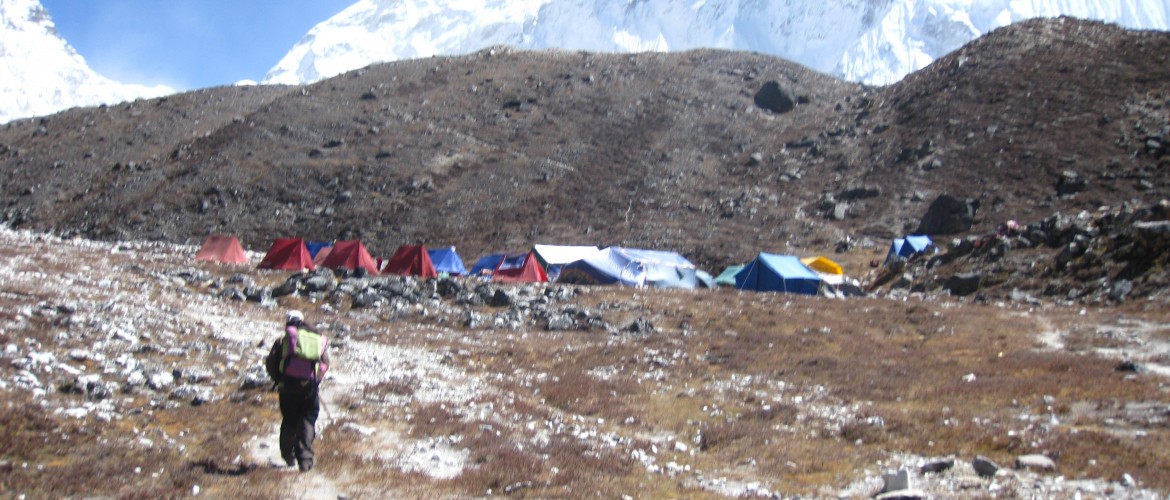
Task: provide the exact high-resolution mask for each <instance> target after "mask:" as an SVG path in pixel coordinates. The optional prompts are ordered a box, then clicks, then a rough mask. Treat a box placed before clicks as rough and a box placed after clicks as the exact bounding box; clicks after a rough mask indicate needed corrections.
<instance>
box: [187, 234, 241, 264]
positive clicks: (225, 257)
mask: <svg viewBox="0 0 1170 500" xmlns="http://www.w3.org/2000/svg"><path fill="white" fill-rule="evenodd" d="M195 260H207V261H211V262H222V263H224V264H247V263H248V255H247V254H245V253H244V247H242V246H240V240H239V238H236V237H235V236H225V235H211V236H208V237H207V239H206V240H203V246H202V247H199V251H198V252H196V253H195Z"/></svg>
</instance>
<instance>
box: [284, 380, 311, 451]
mask: <svg viewBox="0 0 1170 500" xmlns="http://www.w3.org/2000/svg"><path fill="white" fill-rule="evenodd" d="M320 411H321V400H320V397H319V394H318V391H317V383H316V382H303V381H300V380H295V379H286V380H285V381H284V384H283V387H281V389H280V415H281V417H283V420H282V421H281V422H280V456H281V457H283V458H284V460H285V462H287V463H288V464H289V465H292V464H293V462H294V461H295V462H296V463H297V464H298V465H300V466H301V469H302V470H304V469H308V468H312V467H313V459H314V455H313V439H315V438H316V437H317V414H318V413H320Z"/></svg>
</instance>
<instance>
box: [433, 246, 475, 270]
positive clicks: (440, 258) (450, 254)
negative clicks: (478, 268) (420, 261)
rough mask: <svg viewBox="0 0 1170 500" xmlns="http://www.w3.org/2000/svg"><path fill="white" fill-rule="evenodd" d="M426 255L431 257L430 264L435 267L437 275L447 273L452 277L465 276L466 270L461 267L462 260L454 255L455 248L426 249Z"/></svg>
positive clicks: (457, 255)
mask: <svg viewBox="0 0 1170 500" xmlns="http://www.w3.org/2000/svg"><path fill="white" fill-rule="evenodd" d="M427 255H429V256H430V257H431V263H432V264H434V265H435V272H437V273H447V274H450V275H452V276H461V275H464V274H467V268H466V267H463V259H461V258H459V254H457V253H455V247H444V248H428V249H427Z"/></svg>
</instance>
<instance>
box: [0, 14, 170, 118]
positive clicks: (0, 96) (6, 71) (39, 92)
mask: <svg viewBox="0 0 1170 500" xmlns="http://www.w3.org/2000/svg"><path fill="white" fill-rule="evenodd" d="M173 92H174V91H173V90H172V89H170V88H169V87H165V86H155V87H147V86H143V85H126V84H122V83H118V82H115V81H113V80H110V79H109V78H106V77H103V76H101V75H99V74H97V73H96V72H94V71H93V70H92V69H90V68H89V66H88V65H86V63H85V59H84V58H82V57H81V55H80V54H78V53H77V51H75V50H73V47H70V46H69V44H67V43H66V42H65V40H63V39H62V38H61V37H60V36H59V35H58V34H57V30H56V28H55V27H54V25H53V20H52V19H51V18H50V17H49V14H48V12H47V11H46V10H45V8H44V7H43V6H41V3H40V2H39V1H38V0H0V123H4V122H7V121H9V120H13V119H16V118H23V117H28V116H38V115H45V114H49V113H54V112H57V111H60V110H63V109H67V108H71V107H75V106H94V105H98V104H103V103H115V102H121V101H126V100H131V99H136V98H139V97H156V96H160V95H166V94H171V93H173Z"/></svg>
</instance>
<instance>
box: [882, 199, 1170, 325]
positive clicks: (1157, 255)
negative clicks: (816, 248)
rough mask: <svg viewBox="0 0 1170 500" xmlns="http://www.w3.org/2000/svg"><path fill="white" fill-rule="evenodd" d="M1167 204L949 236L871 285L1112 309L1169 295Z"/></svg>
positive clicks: (887, 270)
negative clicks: (939, 249) (940, 246)
mask: <svg viewBox="0 0 1170 500" xmlns="http://www.w3.org/2000/svg"><path fill="white" fill-rule="evenodd" d="M1168 219H1170V201H1166V200H1163V201H1162V202H1160V203H1158V204H1155V205H1152V206H1149V207H1145V208H1140V209H1133V208H1130V207H1128V206H1122V207H1120V208H1116V209H1103V210H1101V211H1100V212H1098V213H1097V214H1095V215H1092V214H1089V213H1088V212H1082V213H1080V214H1078V215H1076V216H1067V215H1064V214H1060V213H1056V214H1053V215H1051V216H1050V217H1048V218H1045V219H1043V220H1041V221H1039V222H1036V223H1033V224H1028V225H1019V224H1017V223H1016V222H1015V221H1008V222H1006V223H1005V224H1003V225H1001V226H1000V227H999V228H998V229H997V231H996V232H995V233H992V234H985V235H972V236H967V237H962V238H955V239H954V240H952V241H951V242H950V244H949V245H944V247H945V249H946V251H945V252H944V253H940V254H935V255H925V256H921V257H917V258H912V259H910V260H908V261H896V262H892V263H891V264H890V265H889V266H887V267H886V268H885V269H883V271H882V274H880V275H879V276H878V277H877V278H876V279H875V280H873V282H872V283H875V284H877V285H876V286H874V285H871V290H873V289H885V290H886V291H887V292H888V293H889V294H891V295H895V296H901V295H906V294H909V293H922V294H925V295H931V294H949V295H952V296H964V297H965V296H974V297H975V298H976V299H978V300H986V299H988V298H991V297H998V298H1002V299H1007V300H1011V301H1017V302H1018V301H1024V302H1039V299H1037V297H1047V298H1049V299H1050V300H1053V301H1057V302H1068V303H1073V302H1075V303H1085V304H1110V303H1114V304H1115V303H1120V302H1123V301H1126V300H1131V299H1134V298H1142V297H1159V296H1170V271H1167V268H1168V266H1167V264H1170V220H1168Z"/></svg>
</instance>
